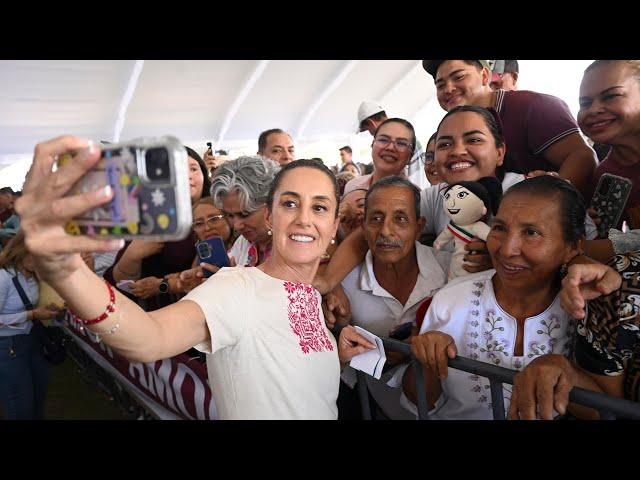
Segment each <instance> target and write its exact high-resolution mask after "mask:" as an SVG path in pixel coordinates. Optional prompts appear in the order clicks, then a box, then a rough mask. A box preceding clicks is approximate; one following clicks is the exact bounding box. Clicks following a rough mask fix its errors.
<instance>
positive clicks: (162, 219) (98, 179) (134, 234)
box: [58, 136, 191, 241]
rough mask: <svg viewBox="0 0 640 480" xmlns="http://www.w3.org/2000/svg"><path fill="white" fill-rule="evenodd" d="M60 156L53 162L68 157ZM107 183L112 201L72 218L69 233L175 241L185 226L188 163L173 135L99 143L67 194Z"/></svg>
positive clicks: (183, 233) (188, 217)
mask: <svg viewBox="0 0 640 480" xmlns="http://www.w3.org/2000/svg"><path fill="white" fill-rule="evenodd" d="M69 160H70V157H68V156H67V157H66V158H65V157H63V159H62V160H60V161H59V162H58V165H59V166H62V165H64V162H66V161H69ZM106 185H111V188H112V189H113V192H114V196H113V200H111V202H109V203H108V204H106V205H102V206H100V207H97V208H94V209H92V210H90V211H88V212H86V213H84V214H83V215H81V216H79V217H76V218H74V219H73V220H72V221H70V222H69V223H68V224H67V225H66V231H67V233H70V234H75V235H79V234H84V235H94V236H101V237H107V238H124V239H127V240H135V239H142V240H155V241H177V240H182V239H184V238H185V237H186V236H187V235H188V234H189V232H190V230H191V198H190V194H189V163H188V160H187V152H186V150H185V148H184V146H183V145H182V142H180V140H178V139H177V138H175V137H169V136H166V137H159V138H141V139H137V140H132V141H129V142H123V143H118V144H109V145H105V146H103V147H102V158H101V159H100V161H99V162H98V163H97V164H96V165H95V166H94V167H93V168H92V169H91V170H90V171H89V172H87V173H86V174H85V175H84V176H83V177H82V178H81V179H80V180H78V182H77V183H76V184H75V185H74V187H73V189H72V190H71V192H70V193H69V195H75V194H78V193H84V192H88V191H92V190H96V189H98V188H100V187H104V186H106Z"/></svg>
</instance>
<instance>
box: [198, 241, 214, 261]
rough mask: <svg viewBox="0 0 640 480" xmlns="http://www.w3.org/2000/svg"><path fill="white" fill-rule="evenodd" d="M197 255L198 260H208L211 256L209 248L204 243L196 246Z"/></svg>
mask: <svg viewBox="0 0 640 480" xmlns="http://www.w3.org/2000/svg"><path fill="white" fill-rule="evenodd" d="M198 255H199V256H200V258H209V257H210V256H211V248H210V247H209V244H208V243H206V242H202V243H199V244H198Z"/></svg>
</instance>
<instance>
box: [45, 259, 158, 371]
mask: <svg viewBox="0 0 640 480" xmlns="http://www.w3.org/2000/svg"><path fill="white" fill-rule="evenodd" d="M52 287H53V288H55V290H56V291H57V292H58V293H59V294H60V296H61V297H62V298H63V299H64V300H65V301H66V302H67V306H68V308H69V309H71V310H72V311H73V312H74V313H75V314H76V315H77V316H78V317H79V318H81V319H92V318H96V317H98V316H99V315H101V314H102V313H103V312H105V310H106V307H107V305H108V304H109V291H108V289H107V286H106V285H105V282H104V281H103V280H102V279H101V278H100V277H98V276H97V275H96V274H95V273H94V272H92V271H91V270H90V269H89V267H87V266H86V265H83V267H82V268H80V269H78V270H77V271H76V272H74V273H73V274H71V275H70V276H69V277H67V278H66V279H65V281H64V282H62V283H61V284H60V285H58V284H56V285H53V284H52ZM114 292H115V296H116V302H115V311H114V312H112V313H111V314H110V315H109V316H108V317H107V318H106V319H105V320H103V321H101V322H99V323H96V324H94V325H88V326H85V328H87V329H88V330H90V331H91V332H93V333H99V334H102V333H105V332H109V331H113V330H114V329H115V332H114V333H113V334H105V335H101V338H102V341H103V342H104V343H105V344H107V345H109V346H110V347H112V348H113V349H114V350H117V351H118V352H119V353H121V354H123V355H124V356H125V357H127V358H129V359H131V360H136V361H143V362H144V361H151V360H154V359H156V357H157V355H158V345H159V344H160V343H161V341H160V336H161V332H160V328H159V326H158V323H157V322H156V321H154V320H153V319H152V317H151V316H150V315H149V314H148V313H147V312H145V311H144V310H142V308H140V307H139V306H138V305H137V304H136V303H134V302H132V301H131V300H129V299H128V298H127V297H125V296H124V295H122V294H120V293H119V292H117V291H115V289H114Z"/></svg>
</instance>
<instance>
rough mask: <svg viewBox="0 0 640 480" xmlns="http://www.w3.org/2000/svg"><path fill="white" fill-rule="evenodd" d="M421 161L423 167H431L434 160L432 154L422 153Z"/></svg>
mask: <svg viewBox="0 0 640 480" xmlns="http://www.w3.org/2000/svg"><path fill="white" fill-rule="evenodd" d="M422 160H423V161H424V164H425V165H431V164H432V163H433V161H434V160H435V154H434V153H433V152H424V153H423V154H422Z"/></svg>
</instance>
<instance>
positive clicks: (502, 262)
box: [0, 60, 640, 419]
mask: <svg viewBox="0 0 640 480" xmlns="http://www.w3.org/2000/svg"><path fill="white" fill-rule="evenodd" d="M423 67H424V70H425V72H426V73H425V75H430V76H431V77H433V81H434V84H435V87H436V95H437V99H438V102H439V104H440V106H441V107H442V109H443V110H444V112H445V113H444V115H443V118H442V120H441V121H440V123H439V125H438V127H437V130H436V132H434V133H433V135H431V137H430V138H428V139H425V140H426V141H425V143H424V145H425V147H424V148H423V147H422V145H421V143H420V142H419V140H418V138H416V133H415V130H414V127H413V125H412V124H411V123H410V122H409V121H407V120H406V119H403V118H396V117H389V116H388V115H387V113H386V110H385V108H384V107H383V106H382V105H380V103H378V102H375V101H370V100H366V101H363V102H362V104H361V105H360V108H359V109H358V112H357V120H358V124H359V129H360V131H369V133H370V134H371V135H372V137H373V140H372V144H371V162H370V163H369V164H363V163H355V162H354V161H353V151H352V148H351V147H350V146H349V145H345V146H343V147H342V148H340V149H339V155H340V159H341V164H340V165H339V167H334V168H331V169H330V168H328V167H327V166H325V165H324V163H323V161H322V160H321V159H319V158H311V159H296V150H295V146H294V143H293V139H292V137H291V136H290V135H289V134H288V133H287V132H286V131H284V130H282V129H279V128H272V129H268V130H265V131H263V132H262V133H261V134H260V135H259V137H258V140H257V147H258V148H257V153H256V155H255V156H242V157H238V158H235V159H232V158H230V157H229V156H228V155H227V153H226V152H224V151H216V152H215V154H214V152H213V151H212V149H211V146H210V145H209V148H208V149H207V150H206V151H205V152H204V153H203V155H202V157H201V156H200V155H199V154H198V153H197V152H195V151H194V150H192V149H191V148H189V147H186V146H185V147H184V148H185V150H186V153H187V161H188V167H189V168H188V169H189V175H188V182H189V194H190V200H191V207H192V218H193V223H192V229H191V231H190V233H189V235H188V236H187V237H186V238H184V239H183V240H179V241H173V242H150V241H143V240H133V241H130V242H127V243H126V244H124V242H123V241H121V240H104V239H99V238H92V237H87V236H77V237H70V236H69V235H68V234H67V232H66V231H65V228H64V226H65V223H66V222H67V221H68V220H70V219H72V218H74V217H75V216H77V215H80V214H82V213H84V212H86V211H88V210H90V209H91V208H94V207H96V206H99V205H103V204H105V203H107V202H109V201H110V200H111V199H112V196H113V192H112V190H111V189H109V188H103V189H100V190H98V191H95V192H87V193H83V194H82V195H81V196H80V197H76V198H74V197H65V194H66V193H67V191H68V190H69V188H70V187H71V186H72V185H73V183H74V182H75V181H76V180H77V179H78V178H79V177H80V176H82V175H83V174H84V173H85V172H86V171H87V170H88V169H90V168H91V166H92V165H94V164H95V163H96V162H97V161H98V160H99V158H100V149H99V148H98V146H97V145H95V144H93V143H92V142H90V141H87V140H84V139H81V138H77V137H71V136H65V137H58V138H55V139H52V140H48V141H45V142H43V143H40V144H39V145H38V146H37V147H36V149H35V154H34V162H33V165H32V167H31V170H30V171H29V173H28V175H27V178H26V181H25V184H24V186H23V190H22V192H17V193H15V192H13V190H12V189H10V188H8V187H5V188H2V189H0V222H1V223H0V242H2V247H1V248H2V250H1V251H0V409H2V411H3V412H4V416H5V418H10V419H40V418H42V417H43V405H44V401H45V398H46V390H47V384H48V378H49V375H50V366H49V360H48V357H46V356H45V354H44V352H43V348H42V346H41V345H40V343H39V341H38V339H37V337H36V336H35V335H34V331H35V328H34V326H36V325H37V324H38V323H39V322H41V321H43V320H47V319H51V318H56V317H60V316H61V312H62V311H63V309H68V311H69V312H71V313H72V315H73V318H74V319H75V321H77V322H79V323H80V324H82V325H83V327H84V328H86V329H87V330H88V331H90V332H93V333H94V334H97V335H98V336H99V338H100V341H102V342H104V344H105V345H107V346H108V347H109V348H110V349H112V350H113V351H115V352H117V353H118V354H120V355H122V356H123V357H124V358H126V359H128V360H130V361H132V362H143V363H149V362H154V361H158V360H163V359H168V358H172V357H176V356H178V355H183V354H187V355H188V356H189V357H190V358H191V359H192V360H194V361H201V362H204V363H206V369H207V375H208V380H209V387H210V389H211V392H212V394H213V398H214V400H215V407H216V411H217V414H218V416H219V418H221V419H272V418H273V419H358V418H362V417H361V415H362V413H361V411H360V404H361V403H360V400H361V399H359V398H358V394H357V389H356V388H355V386H356V383H357V381H358V380H357V375H356V371H355V370H354V369H353V368H352V367H351V366H349V362H350V361H351V360H352V359H353V357H355V356H356V355H360V354H363V353H365V352H367V351H369V350H371V349H374V348H375V345H374V344H373V343H372V342H371V340H370V339H368V338H367V337H366V336H365V335H364V334H363V333H362V332H361V331H360V330H358V329H356V328H355V327H359V328H362V329H364V330H367V331H368V332H370V333H372V334H374V335H376V336H378V337H380V338H391V339H395V340H399V341H402V342H405V343H407V344H408V345H410V346H411V352H412V356H413V357H414V358H416V359H417V360H419V362H420V363H421V365H422V372H423V377H424V381H425V389H426V396H427V405H428V409H429V415H430V417H431V418H435V419H491V418H493V412H492V404H491V393H490V389H491V386H490V382H489V379H487V378H484V377H481V376H478V375H472V374H470V373H468V372H462V371H459V370H455V369H452V368H449V367H448V360H449V359H453V358H455V357H456V356H461V357H464V358H469V359H473V360H478V361H481V362H485V363H488V364H491V365H496V366H500V367H505V368H508V369H511V370H514V371H517V372H520V373H518V374H517V375H516V377H515V381H514V384H513V386H511V385H504V387H503V388H504V391H503V395H504V402H505V408H506V410H507V411H508V417H509V418H511V419H533V418H543V419H552V418H578V419H581V418H587V419H591V418H598V415H599V414H598V412H597V411H596V410H594V409H591V408H588V407H585V406H581V405H577V404H572V403H570V402H569V392H570V391H571V389H572V388H573V387H580V388H584V389H587V390H592V391H595V392H603V393H605V394H607V395H610V396H613V397H619V398H626V399H629V400H632V401H635V402H638V401H640V300H639V297H638V295H637V292H638V287H639V284H640V234H639V233H638V232H640V230H638V229H640V213H639V212H640V190H639V188H640V187H638V185H639V184H638V181H637V180H640V179H639V178H638V177H639V173H640V170H639V169H638V163H639V162H640V130H639V126H640V61H638V60H616V61H605V60H599V61H596V62H594V63H593V64H591V65H590V66H589V67H588V68H587V69H586V70H585V72H584V75H583V78H582V83H581V85H580V91H579V92H576V94H577V95H579V102H580V110H579V113H578V116H577V119H574V118H573V116H572V114H571V113H570V111H569V109H568V107H567V105H566V104H565V103H564V102H563V101H562V100H560V99H558V98H556V97H553V96H550V95H546V94H542V93H537V92H532V91H523V90H518V87H517V82H518V75H519V70H518V63H517V61H516V60H495V61H489V60H424V61H423ZM580 132H582V134H583V135H584V136H583V135H581V133H580ZM591 146H593V148H591ZM594 149H595V151H594ZM596 152H598V154H596ZM64 154H70V155H72V157H73V158H72V162H71V164H67V165H65V166H63V167H61V168H59V169H57V170H55V171H52V165H53V161H54V159H55V158H56V157H57V156H61V155H64ZM604 174H608V175H609V174H612V175H614V177H611V176H607V177H605V178H606V179H608V181H609V184H607V185H612V184H613V185H617V186H618V187H619V188H620V189H622V188H623V186H624V185H628V188H627V189H628V191H629V192H628V194H629V196H628V199H627V200H626V202H623V201H622V200H620V196H621V195H622V193H623V190H620V191H615V192H613V193H612V194H611V195H609V193H608V192H604V193H605V194H607V195H609V196H606V195H605V196H606V198H607V199H608V200H607V201H605V203H604V204H602V205H600V204H597V203H592V202H590V200H591V199H592V197H593V196H594V194H598V193H600V194H602V193H603V192H602V183H599V182H600V179H601V177H602V176H603V175H604ZM621 177H622V178H623V179H629V180H630V181H631V182H630V184H629V183H628V182H627V183H626V184H625V183H624V181H622V180H619V179H620V178H621ZM611 179H613V180H611ZM612 182H613V183H612ZM616 182H617V183H616ZM621 182H622V183H621ZM61 185H62V186H63V187H61ZM618 187H616V188H618ZM612 188H613V187H612ZM624 193H626V192H624ZM616 194H619V195H618V196H617V197H616ZM601 197H602V195H601ZM616 198H617V199H618V202H617V203H616ZM590 207H591V208H590ZM612 209H613V210H615V209H617V210H621V211H622V214H621V215H612V212H611V210H612ZM613 213H618V212H617V211H615V212H613ZM611 218H615V221H616V222H617V223H615V224H609V223H607V222H609V221H610V219H611ZM605 226H606V227H607V228H605ZM213 239H219V241H220V242H221V243H222V245H224V249H225V250H226V251H227V253H228V259H229V265H230V266H228V267H223V268H220V267H219V266H216V265H212V264H209V263H203V262H201V261H200V257H199V254H198V250H197V249H198V246H199V245H201V244H202V243H203V242H208V241H211V240H213ZM44 288H48V289H51V288H53V289H54V290H55V292H57V294H56V299H55V301H52V302H49V303H46V304H43V302H42V301H41V302H39V301H38V300H39V293H40V292H43V291H44V290H43V289H44ZM58 295H59V296H58ZM47 298H49V297H47ZM47 302H48V300H47ZM105 305H106V306H107V307H106V309H105ZM409 365H410V359H409V358H408V357H407V356H404V355H401V354H398V353H396V352H387V354H386V361H385V366H384V368H383V370H382V373H381V375H380V376H379V377H376V378H374V377H373V376H366V377H362V376H361V377H360V378H361V380H360V381H362V378H365V379H366V380H365V383H366V389H364V390H365V391H366V392H367V395H369V396H370V399H371V401H372V402H373V404H374V405H375V408H376V410H377V413H378V416H380V417H382V418H388V419H415V418H416V417H417V410H416V404H417V401H418V399H417V392H416V388H415V378H414V376H415V375H414V373H415V372H414V371H413V370H412V369H411V368H407V367H408V366H409Z"/></svg>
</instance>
